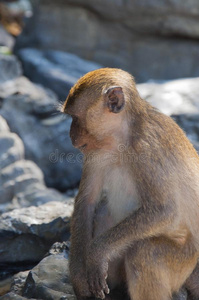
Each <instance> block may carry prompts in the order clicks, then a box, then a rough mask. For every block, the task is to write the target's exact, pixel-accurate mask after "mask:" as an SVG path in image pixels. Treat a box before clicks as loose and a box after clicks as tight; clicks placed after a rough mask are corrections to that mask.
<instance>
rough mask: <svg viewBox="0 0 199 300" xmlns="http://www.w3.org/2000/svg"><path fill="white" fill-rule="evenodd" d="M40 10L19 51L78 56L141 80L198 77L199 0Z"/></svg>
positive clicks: (60, 4) (72, 2)
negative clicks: (32, 48)
mask: <svg viewBox="0 0 199 300" xmlns="http://www.w3.org/2000/svg"><path fill="white" fill-rule="evenodd" d="M37 8H38V9H39V13H36V14H35V15H34V18H33V19H32V22H31V20H30V22H29V23H28V25H27V26H28V28H26V29H25V30H24V32H23V33H22V34H21V36H19V38H18V39H17V46H16V51H18V50H19V49H20V48H21V47H39V48H40V49H44V50H47V49H54V50H62V51H67V52H70V53H75V54H77V55H79V56H80V57H82V58H84V59H89V60H92V61H96V62H98V63H100V64H102V65H104V66H109V67H120V68H123V69H125V70H127V71H130V72H131V73H132V74H133V75H134V76H135V77H136V80H137V81H139V82H144V81H146V80H148V79H149V78H153V79H173V78H178V77H193V76H198V75H199V66H197V64H196V63H195V62H196V61H198V59H199V45H198V42H197V39H198V37H199V26H198V24H199V21H198V16H199V2H198V1H197V0H192V1H191V2H189V4H188V3H187V2H182V1H176V0H171V1H158V0H141V1H133V0H130V1H121V0H117V1H105V0H102V1H100V0H97V1H92V0H85V1H83V0H69V1H62V0H58V1H56V2H55V1H52V0H44V1H42V2H40V4H39V6H38V7H37ZM49 15H51V18H49ZM57 20H59V22H57ZM57 33H59V34H57Z"/></svg>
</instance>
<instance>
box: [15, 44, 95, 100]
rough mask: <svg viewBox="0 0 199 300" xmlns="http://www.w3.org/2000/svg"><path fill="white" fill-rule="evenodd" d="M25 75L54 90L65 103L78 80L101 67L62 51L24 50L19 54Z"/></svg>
mask: <svg viewBox="0 0 199 300" xmlns="http://www.w3.org/2000/svg"><path fill="white" fill-rule="evenodd" d="M18 56H19V58H20V60H21V61H22V65H23V70H24V74H25V75H26V76H27V77H28V78H30V80H32V81H34V82H36V83H40V84H42V85H43V86H45V87H47V88H50V89H52V90H53V91H54V92H55V93H56V94H57V95H58V97H59V100H61V101H64V100H65V99H66V96H67V94H68V92H69V90H70V88H71V86H73V85H74V83H75V82H76V81H77V79H78V78H80V77H81V76H83V75H84V74H85V73H88V72H89V71H92V70H95V69H98V68H100V67H101V66H100V65H98V64H96V63H94V62H90V61H85V60H83V59H81V58H79V57H78V56H76V55H74V54H70V53H64V52H61V51H50V50H46V51H41V50H38V49H31V48H30V49H28V48H26V49H22V50H20V51H19V52H18Z"/></svg>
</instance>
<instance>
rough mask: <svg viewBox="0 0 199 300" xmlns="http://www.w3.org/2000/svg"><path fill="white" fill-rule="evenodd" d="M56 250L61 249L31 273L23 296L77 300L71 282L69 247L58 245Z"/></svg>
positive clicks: (46, 258)
mask: <svg viewBox="0 0 199 300" xmlns="http://www.w3.org/2000/svg"><path fill="white" fill-rule="evenodd" d="M54 247H55V246H54ZM56 248H59V249H56V251H53V252H54V253H53V254H50V255H49V256H47V257H45V258H44V259H43V260H42V261H41V262H40V263H39V264H38V265H37V266H36V267H35V268H33V269H32V270H31V271H30V273H29V275H28V277H27V279H26V282H25V285H24V290H23V293H22V294H23V296H25V297H28V298H29V297H35V298H36V299H40V298H41V299H43V300H60V299H62V300H64V299H66V300H75V299H76V297H75V296H74V292H73V288H72V286H71V283H70V280H69V270H68V248H67V245H66V244H59V243H56Z"/></svg>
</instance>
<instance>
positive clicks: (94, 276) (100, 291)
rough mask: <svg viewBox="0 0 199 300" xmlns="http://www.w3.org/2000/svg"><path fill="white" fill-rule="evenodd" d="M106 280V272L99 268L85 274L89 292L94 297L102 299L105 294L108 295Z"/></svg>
mask: <svg viewBox="0 0 199 300" xmlns="http://www.w3.org/2000/svg"><path fill="white" fill-rule="evenodd" d="M106 278H107V271H104V270H103V269H101V268H92V269H90V270H89V271H88V272H87V280H88V284H89V287H90V291H91V293H92V294H93V295H94V296H95V297H97V298H100V299H104V298H105V294H109V288H108V285H107V283H106Z"/></svg>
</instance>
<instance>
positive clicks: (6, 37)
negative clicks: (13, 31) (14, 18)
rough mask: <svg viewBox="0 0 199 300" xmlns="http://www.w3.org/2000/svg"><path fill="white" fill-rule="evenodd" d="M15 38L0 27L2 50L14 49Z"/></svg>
mask: <svg viewBox="0 0 199 300" xmlns="http://www.w3.org/2000/svg"><path fill="white" fill-rule="evenodd" d="M14 42H15V41H14V38H13V37H12V36H11V35H10V34H8V32H7V31H6V30H5V29H4V28H3V26H2V25H0V48H1V46H4V47H7V48H8V49H12V48H13V46H14Z"/></svg>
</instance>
